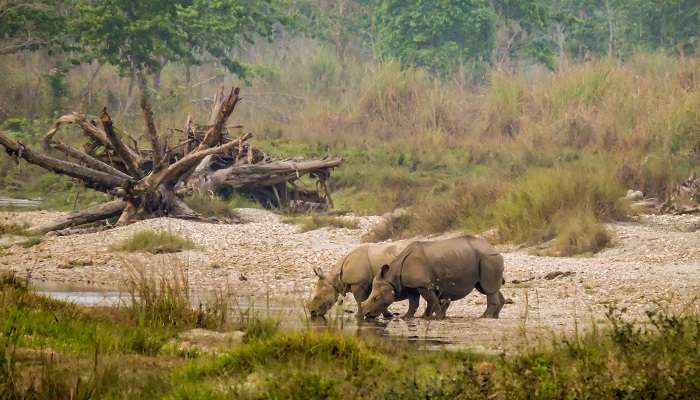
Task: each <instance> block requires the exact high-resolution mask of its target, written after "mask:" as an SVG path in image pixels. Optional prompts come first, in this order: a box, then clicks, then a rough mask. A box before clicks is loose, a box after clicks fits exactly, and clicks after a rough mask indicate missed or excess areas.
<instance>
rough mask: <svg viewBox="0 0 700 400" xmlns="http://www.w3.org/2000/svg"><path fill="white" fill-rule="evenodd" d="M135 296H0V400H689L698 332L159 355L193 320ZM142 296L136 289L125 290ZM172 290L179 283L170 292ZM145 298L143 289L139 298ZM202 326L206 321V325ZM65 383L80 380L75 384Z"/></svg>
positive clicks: (289, 336) (695, 326) (640, 330)
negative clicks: (520, 345)
mask: <svg viewBox="0 0 700 400" xmlns="http://www.w3.org/2000/svg"><path fill="white" fill-rule="evenodd" d="M165 279H166V282H170V283H168V284H167V285H165V286H164V287H163V289H162V290H155V291H151V292H144V291H143V289H136V290H137V292H136V293H138V294H139V296H142V298H144V299H148V300H144V301H143V302H140V303H138V304H137V306H132V307H121V308H116V309H100V308H98V309H94V308H92V309H86V308H82V307H78V306H75V305H70V304H66V303H62V302H57V301H53V300H48V299H46V298H44V297H41V296H37V295H35V294H33V293H32V292H31V291H30V290H28V289H27V287H26V286H25V284H24V282H22V281H21V280H20V279H17V278H12V277H4V278H3V280H2V284H1V286H0V323H1V326H2V327H3V329H2V336H0V366H1V367H2V368H0V397H2V398H8V399H24V398H37V399H42V398H69V397H70V398H81V399H101V398H111V399H116V398H130V399H134V398H144V399H146V398H148V399H152V398H167V399H218V398H222V399H223V398H237V399H261V398H277V399H292V398H307V399H321V398H337V399H350V398H366V399H375V398H376V399H386V398H397V399H398V398H406V399H407V398H435V399H441V398H444V399H448V398H449V399H454V398H459V399H471V398H474V399H478V398H492V399H520V398H535V399H555V398H583V399H586V398H590V399H619V398H628V399H637V398H639V399H642V398H659V399H667V398H668V399H671V398H676V399H681V398H694V397H697V396H698V395H700V380H699V378H698V377H700V370H698V369H699V368H700V353H699V352H698V348H697V343H698V341H700V320H698V318H697V316H696V315H695V314H689V315H675V316H674V315H668V314H663V313H650V314H649V317H648V321H647V323H646V324H640V325H638V324H633V323H628V322H624V321H623V319H622V318H621V317H620V314H618V313H616V312H614V311H611V313H610V314H609V320H610V324H609V326H608V327H606V328H605V329H602V330H594V331H592V332H591V333H588V334H586V335H583V336H580V337H573V338H561V339H557V340H553V341H552V342H550V343H548V344H546V345H541V346H540V347H532V348H526V349H523V351H522V352H520V353H519V354H511V355H508V356H506V357H496V356H487V355H478V354H472V353H469V352H463V351H426V350H421V349H420V348H419V347H416V346H415V345H411V344H409V343H407V342H402V341H396V340H388V339H380V338H361V337H356V336H350V335H348V334H347V333H343V332H336V331H333V330H322V331H319V330H302V331H296V332H286V331H280V330H278V328H277V325H276V324H274V323H268V322H266V321H265V320H260V319H249V320H247V322H246V323H245V324H244V325H237V322H236V321H233V323H231V322H229V323H223V324H222V323H221V320H220V319H216V318H214V319H207V321H209V323H208V324H205V325H203V326H205V327H209V328H215V329H220V330H224V331H226V330H228V329H234V328H238V329H244V330H245V331H246V334H245V336H244V337H243V340H242V341H241V342H238V344H231V345H229V346H227V347H222V348H220V349H219V350H218V351H219V353H218V355H217V356H211V355H206V354H205V353H197V352H187V353H182V352H180V353H178V352H173V351H172V350H171V348H172V346H168V345H166V343H167V342H168V340H169V339H170V338H173V337H175V336H176V335H177V333H178V332H181V331H183V330H186V329H189V328H191V327H195V326H198V324H199V322H198V321H202V319H201V318H198V317H197V316H196V314H197V312H196V311H194V310H191V308H189V307H187V306H186V305H187V304H189V303H187V301H188V300H187V295H186V294H185V292H183V290H185V291H186V289H187V286H186V282H183V281H178V279H179V278H174V277H169V278H165ZM138 282H141V283H144V284H148V280H145V281H144V280H143V279H142V278H139V279H138ZM173 282H179V283H177V284H174V283H173ZM152 289H153V288H152V287H151V289H149V290H152ZM210 315H214V314H210ZM76 371H80V372H78V373H76Z"/></svg>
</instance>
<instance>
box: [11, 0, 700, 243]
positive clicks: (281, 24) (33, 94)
mask: <svg viewBox="0 0 700 400" xmlns="http://www.w3.org/2000/svg"><path fill="white" fill-rule="evenodd" d="M699 30H700V5H698V4H697V2H695V1H690V0H672V1H663V2H658V1H647V0H594V1H590V0H565V1H541V0H527V1H510V0H492V1H487V0H460V1H401V0H382V1H379V0H378V1H372V0H366V1H359V0H358V1H352V0H332V1H311V0H268V1H253V0H246V1H234V0H218V1H204V0H187V1H158V0H154V1H147V2H134V1H128V0H110V1H91V0H68V1H58V0H56V1H54V0H37V1H14V0H5V1H3V2H2V3H0V54H2V56H1V57H2V58H0V91H1V92H2V93H3V96H2V98H0V128H1V129H2V130H3V131H5V132H8V133H9V134H10V135H13V137H15V138H18V139H22V140H24V141H25V142H28V143H31V144H35V145H36V146H40V142H41V137H42V136H43V134H44V133H45V132H46V131H47V130H48V128H49V127H50V126H51V124H52V122H53V120H54V119H55V118H56V117H58V116H60V115H63V114H65V113H68V112H71V111H81V112H85V113H87V114H89V115H98V114H99V112H100V110H101V109H102V108H103V107H105V106H106V107H107V108H108V109H109V110H110V111H111V113H112V114H113V118H114V120H115V121H117V122H118V123H119V124H121V126H123V127H124V129H125V130H126V131H128V132H132V133H135V132H143V130H144V128H143V119H142V117H141V110H140V108H139V101H138V98H139V93H140V92H144V93H148V95H149V96H150V98H151V100H152V102H153V111H154V114H155V116H156V120H155V122H156V124H157V125H158V126H159V127H160V128H161V129H163V130H164V129H166V128H173V127H182V126H184V124H185V119H186V118H187V116H188V115H203V114H206V113H207V112H208V110H209V108H208V107H209V104H210V102H211V95H212V93H214V92H215V90H216V88H218V87H219V86H221V85H227V86H232V85H235V86H241V87H242V95H243V98H244V101H243V103H242V105H241V106H240V107H239V110H237V112H236V114H235V115H234V117H233V120H234V122H235V123H240V124H242V125H243V126H245V129H248V130H250V131H252V132H254V133H255V135H256V136H255V139H254V141H256V143H257V144H258V145H260V146H262V147H263V148H264V149H265V150H266V151H268V152H269V153H270V154H273V155H279V156H286V155H303V156H323V155H326V154H334V155H339V156H342V157H343V158H344V159H345V164H344V166H343V167H342V168H340V169H338V170H337V171H336V172H335V173H334V175H333V177H332V181H331V182H330V186H331V188H332V189H333V191H334V192H335V196H336V206H337V208H339V209H343V210H350V211H354V212H357V213H364V214H376V213H383V212H387V211H391V210H393V209H395V208H398V207H406V208H407V209H408V210H409V211H410V212H409V213H408V214H404V215H403V217H401V218H398V219H397V220H396V221H394V223H393V224H392V225H391V226H388V227H386V232H377V237H376V238H377V239H381V238H385V237H389V236H402V235H407V234H410V233H415V232H440V231H445V230H449V229H464V230H467V231H478V232H483V231H484V230H487V229H491V228H493V227H496V228H497V236H498V238H499V239H500V240H503V241H514V242H533V243H535V242H543V241H548V240H550V239H553V238H556V241H555V242H556V250H555V253H557V254H567V253H580V252H588V251H595V250H596V249H598V248H600V247H601V246H603V245H604V244H605V242H606V241H607V240H608V238H607V235H606V233H605V231H604V229H603V227H602V225H601V224H600V222H601V221H605V220H610V219H620V218H625V217H626V216H627V215H629V210H628V209H627V206H626V205H625V204H623V203H621V202H620V201H619V199H620V198H621V197H623V196H624V194H625V192H626V191H627V190H628V189H635V190H641V191H643V192H644V194H645V195H648V196H654V197H657V198H659V199H661V200H663V199H665V198H666V197H667V196H668V194H669V192H670V191H671V189H672V188H673V187H674V185H676V184H677V183H679V182H680V181H682V180H683V179H685V178H686V177H687V176H688V175H689V174H690V173H691V172H693V171H694V170H696V169H697V161H698V159H699V158H700V116H699V114H698V109H700V108H699V107H698V106H700V92H699V91H698V88H699V85H700V76H699V75H698V74H699V67H700V63H699V62H698V59H697V58H696V54H695V53H696V51H697V48H698V46H699V45H700V42H699V41H698V38H699V37H700V36H699V35H698V34H699V33H700V32H699ZM76 140H77V138H76ZM2 163H3V165H2V170H1V172H2V181H1V182H2V188H3V191H4V192H5V193H6V194H11V195H14V196H23V197H32V198H33V197H41V198H42V199H44V204H45V205H46V206H47V207H53V208H58V209H71V208H75V207H76V206H78V207H79V206H82V205H87V204H91V203H97V202H101V201H104V197H103V196H102V195H101V194H99V193H96V192H92V191H89V190H87V191H86V190H85V189H84V188H82V186H81V185H80V184H78V183H77V182H74V181H71V180H68V179H64V178H61V177H58V176H55V175H52V174H44V173H43V172H42V171H41V170H38V169H35V168H32V167H30V166H26V165H20V166H16V165H15V164H14V163H13V161H12V160H11V159H9V158H7V157H6V158H3V159H2ZM370 165H371V166H372V167H371V168H370V167H368V166H370ZM27 170H28V171H29V173H30V176H31V177H32V178H31V179H26V177H27V175H26V171H27ZM20 176H21V177H22V178H20ZM77 192H79V193H82V194H81V195H80V196H76V193H77ZM230 195H231V194H230V193H229V194H227V196H229V197H227V200H226V201H233V202H238V203H240V202H241V201H243V200H241V199H238V198H236V196H233V197H230ZM416 204H421V207H412V206H414V205H416Z"/></svg>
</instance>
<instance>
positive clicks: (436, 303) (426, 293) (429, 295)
mask: <svg viewBox="0 0 700 400" xmlns="http://www.w3.org/2000/svg"><path fill="white" fill-rule="evenodd" d="M418 293H420V295H421V297H423V298H424V299H425V301H426V303H428V304H427V305H426V307H425V312H424V313H423V318H432V316H433V314H438V316H439V313H440V310H441V307H440V299H438V297H437V294H436V293H435V291H434V290H430V289H425V288H419V289H418Z"/></svg>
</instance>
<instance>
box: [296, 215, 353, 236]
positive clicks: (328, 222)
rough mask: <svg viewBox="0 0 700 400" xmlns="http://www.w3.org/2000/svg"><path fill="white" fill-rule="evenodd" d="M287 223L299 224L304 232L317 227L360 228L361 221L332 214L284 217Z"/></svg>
mask: <svg viewBox="0 0 700 400" xmlns="http://www.w3.org/2000/svg"><path fill="white" fill-rule="evenodd" d="M282 221H283V222H284V223H285V224H297V225H299V226H300V227H301V231H302V232H309V231H313V230H316V229H320V228H324V227H331V228H344V229H358V228H359V227H360V224H359V222H357V221H356V220H352V219H348V218H340V217H334V216H331V215H318V214H312V215H299V216H288V217H285V218H283V219H282Z"/></svg>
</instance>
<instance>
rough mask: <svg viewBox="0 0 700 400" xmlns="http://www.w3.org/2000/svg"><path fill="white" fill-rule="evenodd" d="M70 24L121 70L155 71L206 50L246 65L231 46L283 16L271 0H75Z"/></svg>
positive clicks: (87, 47)
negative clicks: (166, 64) (235, 54)
mask: <svg viewBox="0 0 700 400" xmlns="http://www.w3.org/2000/svg"><path fill="white" fill-rule="evenodd" d="M73 4H74V7H75V13H74V16H73V18H72V19H71V21H70V25H69V27H70V28H69V29H70V30H71V32H72V33H73V34H74V35H75V38H76V41H77V43H78V44H79V46H80V48H81V49H83V50H84V51H86V52H87V53H88V54H89V56H91V57H92V58H95V59H97V60H98V61H100V62H103V63H108V64H112V65H115V66H117V67H118V68H119V70H120V71H121V72H122V73H124V74H127V73H133V72H134V71H159V70H160V69H161V68H162V67H163V65H164V64H165V63H167V62H174V61H182V62H186V63H189V64H196V63H199V62H201V61H202V60H204V59H205V58H204V57H206V56H211V57H213V58H214V59H216V60H217V61H219V62H221V63H222V64H223V65H224V66H225V67H226V68H227V69H228V70H229V71H231V72H234V73H236V74H239V75H243V74H244V72H245V68H244V66H243V64H242V63H241V62H240V61H239V60H237V59H236V58H235V57H234V55H233V51H234V50H235V49H237V48H238V46H239V45H240V43H241V42H242V41H249V42H250V41H252V40H253V38H254V37H255V35H261V36H263V37H270V36H271V35H272V33H273V29H274V27H275V24H277V23H285V22H286V21H287V19H286V17H285V16H284V15H283V14H282V13H281V12H280V10H279V9H278V3H277V2H275V1H253V0H246V1H236V0H217V1H206V0H193V1H190V0H178V1H169V0H151V1H138V2H134V1H130V0H108V1H92V0H74V2H73Z"/></svg>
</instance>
